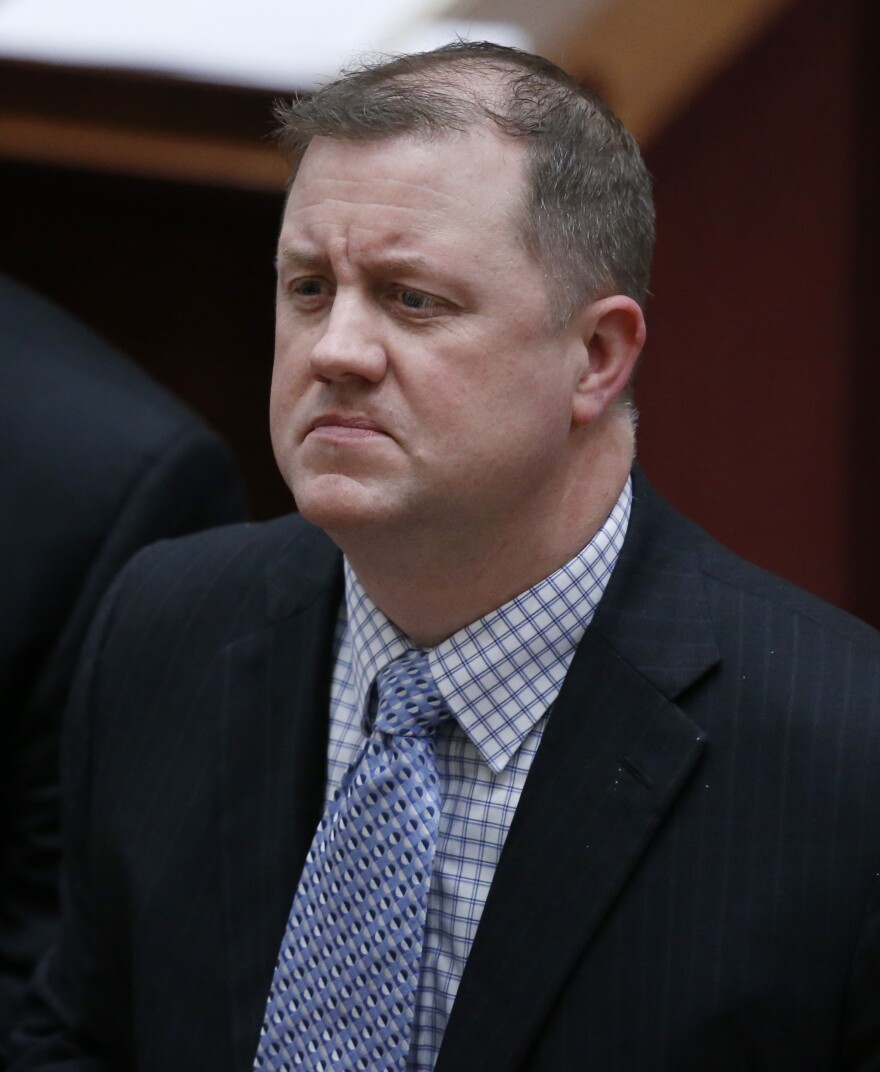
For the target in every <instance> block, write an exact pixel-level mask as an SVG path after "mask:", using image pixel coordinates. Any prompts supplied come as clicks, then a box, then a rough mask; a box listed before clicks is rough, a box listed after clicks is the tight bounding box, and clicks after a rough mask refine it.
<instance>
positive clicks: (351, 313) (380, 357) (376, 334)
mask: <svg viewBox="0 0 880 1072" xmlns="http://www.w3.org/2000/svg"><path fill="white" fill-rule="evenodd" d="M309 362H310V366H311V370H312V375H313V376H314V377H315V379H316V380H318V381H319V382H321V383H331V382H334V381H337V380H344V379H348V378H352V377H355V378H358V379H362V380H366V381H368V382H369V383H378V382H379V381H380V380H381V379H382V377H383V376H384V375H385V371H386V369H387V365H388V361H387V356H386V353H385V346H384V343H383V341H382V337H381V315H380V313H379V310H378V309H375V308H373V307H371V304H370V302H369V301H368V299H367V298H366V297H363V296H361V295H358V294H356V293H344V292H342V291H337V294H336V297H335V298H334V300H333V305H332V307H331V309H330V312H329V314H328V316H327V318H326V320H325V321H324V330H323V331H322V332H321V334H320V336H319V337H318V339H317V340H316V342H315V344H314V345H313V347H312V351H311V355H310V357H309Z"/></svg>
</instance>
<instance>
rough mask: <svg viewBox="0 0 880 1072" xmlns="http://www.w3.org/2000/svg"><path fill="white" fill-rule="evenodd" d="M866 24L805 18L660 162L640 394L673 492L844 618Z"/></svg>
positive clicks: (806, 12) (831, 15)
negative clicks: (858, 82) (861, 38)
mask: <svg viewBox="0 0 880 1072" xmlns="http://www.w3.org/2000/svg"><path fill="white" fill-rule="evenodd" d="M855 22H856V20H855V16H854V10H853V9H852V7H851V5H849V4H847V3H841V2H834V0H804V2H802V3H800V4H798V5H796V6H795V7H794V8H793V9H792V10H791V11H790V12H789V13H788V14H787V15H786V16H785V17H784V18H783V19H781V20H780V21H779V22H778V24H777V25H776V26H774V27H773V29H772V30H771V31H770V32H769V34H768V35H767V36H766V37H765V38H763V39H762V40H761V41H760V42H758V43H757V44H756V45H754V46H753V47H752V48H751V50H750V51H749V52H748V54H747V55H745V56H744V57H742V58H741V60H740V61H739V62H738V63H737V64H736V65H735V66H734V67H733V68H732V69H730V70H728V71H727V72H726V73H725V74H724V75H723V76H722V77H720V78H719V79H718V80H717V81H716V82H715V84H713V85H712V86H710V87H709V89H708V90H707V92H706V93H705V94H704V95H703V96H702V97H701V99H700V100H699V101H698V103H696V104H695V105H694V106H693V107H692V108H691V109H690V110H689V111H688V112H687V113H686V114H684V115H682V116H681V117H680V118H679V119H678V121H677V122H676V123H675V124H674V126H673V127H672V128H671V129H669V130H668V131H667V132H666V134H665V135H664V136H663V137H662V138H661V140H660V142H659V143H658V144H656V145H655V146H654V147H653V148H652V149H651V151H650V152H649V153H648V154H647V156H648V164H649V167H650V169H651V171H652V173H653V175H654V177H655V184H656V196H657V211H658V242H657V254H656V262H655V265H656V267H655V271H654V276H653V283H652V290H653V294H654V295H655V296H654V297H653V298H652V300H651V301H650V303H649V313H648V324H649V343H648V347H647V349H646V352H645V354H644V357H643V366H642V369H641V371H640V373H639V379H638V383H637V401H638V404H639V407H640V409H641V411H642V414H643V416H642V420H641V423H640V434H639V448H640V449H639V453H640V456H641V459H642V461H643V463H644V465H645V467H646V468H647V470H648V472H649V474H650V475H651V476H652V478H653V480H654V482H655V483H656V485H657V486H658V487H659V488H660V490H662V491H663V492H664V493H665V494H666V495H668V497H669V498H670V499H672V501H673V502H674V503H676V504H677V505H679V506H680V507H681V508H682V509H683V510H685V512H687V513H689V514H690V515H691V516H693V517H694V518H695V519H696V520H698V521H699V522H700V523H701V524H702V525H703V526H704V527H705V528H707V529H708V530H709V531H710V532H712V533H713V534H714V535H716V536H718V537H719V538H720V539H721V540H723V541H724V542H725V543H727V544H728V545H730V546H731V547H733V548H734V549H736V550H737V551H739V552H740V553H741V554H743V555H745V556H746V557H748V558H750V559H752V560H754V561H756V562H758V563H760V564H762V565H764V566H766V567H768V568H770V569H772V570H774V571H775V572H778V573H781V574H783V575H785V576H787V577H789V578H791V579H793V580H795V581H797V582H798V583H799V584H801V585H804V586H805V587H807V588H809V589H811V590H813V591H814V592H817V593H819V594H820V595H822V596H824V597H825V598H827V599H830V600H832V601H833V602H835V603H838V604H841V605H850V606H852V605H854V604H855V602H856V600H855V592H854V584H855V578H854V577H853V560H852V557H851V550H852V548H851V531H852V527H853V525H854V524H856V523H858V518H856V517H855V516H854V511H853V496H854V494H856V489H854V487H853V482H852V463H853V460H854V451H855V436H854V428H855V426H854V393H855V370H856V350H857V345H858V339H857V326H856V321H855V305H856V303H855V294H854V275H855V265H856V246H857V241H856V239H857V235H856V230H857V227H856V202H855V199H856V184H855V181H854V176H855V166H856V152H855V146H856V134H857V127H858V115H857V111H856V108H855V100H856V97H855V84H854V71H855V60H856V57H855V52H854V36H853V35H854V27H855ZM875 401H876V398H875ZM878 461H880V459H878ZM875 609H876V608H875Z"/></svg>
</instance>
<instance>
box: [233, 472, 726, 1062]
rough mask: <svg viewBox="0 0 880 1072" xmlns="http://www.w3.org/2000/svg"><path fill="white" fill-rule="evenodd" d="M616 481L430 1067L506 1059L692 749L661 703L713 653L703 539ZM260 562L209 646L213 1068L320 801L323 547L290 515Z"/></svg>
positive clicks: (250, 1001)
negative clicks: (231, 639)
mask: <svg viewBox="0 0 880 1072" xmlns="http://www.w3.org/2000/svg"><path fill="white" fill-rule="evenodd" d="M633 492H634V498H633V512H632V517H631V520H630V527H629V531H628V533H627V538H626V542H625V543H624V547H623V550H622V552H621V556H620V559H619V561H618V564H617V567H616V569H615V572H614V574H613V576H612V578H611V581H610V583H609V585H608V588H607V590H606V592H605V595H604V597H603V600H602V602H601V604H600V606H599V609H598V611H597V613H596V616H595V618H594V620H593V622H592V624H591V626H590V627H589V629H588V630H587V632H586V634H585V636H584V638H583V640H582V642H581V644H580V646H579V648H578V651H577V653H576V655H575V659H574V661H573V663H572V666H571V669H570V671H569V674H568V676H567V678H566V681H565V683H564V685H563V689H562V691H561V693H560V695H559V698H558V700H557V702H556V704H555V705H554V708H553V711H552V712H551V716H550V719H549V722H548V725H547V728H546V731H545V734H544V737H543V740H542V743H541V747H540V749H539V751H538V755H537V757H536V759H535V762H534V765H533V768H532V771H531V773H530V775H529V778H528V780H527V783H526V786H525V789H524V792H523V796H522V798H521V801H520V804H519V807H518V809H517V812H516V815H515V817H514V821H513V824H512V826H511V830H510V833H509V836H508V839H507V843H506V845H505V849H504V853H503V855H502V858H501V861H500V864H499V867H498V870H497V872H496V876H495V880H494V882H493V884H492V888H491V890H490V893H489V897H488V900H487V903H486V907H485V910H484V913H483V917H482V920H481V923H480V926H479V929H478V932H477V936H476V940H475V942H474V946H473V949H472V952H471V956H470V958H469V960H468V964H467V967H466V970H465V974H464V977H463V979H462V981H461V985H460V988H459V992H458V996H457V998H456V1002H455V1006H454V1008H453V1012H452V1016H451V1018H450V1021H449V1025H448V1028H447V1032H446V1036H445V1039H444V1043H443V1047H442V1049H441V1052H440V1057H439V1059H438V1063H437V1067H436V1072H484V1070H485V1069H487V1068H492V1069H498V1070H500V1069H511V1070H512V1069H515V1068H517V1067H519V1065H520V1064H521V1062H522V1060H523V1058H524V1056H525V1054H526V1053H527V1051H528V1048H529V1046H530V1045H531V1044H532V1042H533V1041H534V1039H535V1037H536V1035H537V1033H538V1032H539V1031H540V1028H541V1025H542V1023H543V1022H544V1020H545V1019H546V1017H547V1015H548V1013H549V1011H550V1009H551V1007H552V1005H553V1002H554V1001H555V999H556V997H557V995H558V993H559V991H560V989H561V988H562V986H563V985H564V981H565V978H566V976H567V974H568V973H569V972H570V970H571V969H572V967H573V965H574V963H575V962H576V960H577V959H578V958H579V957H580V956H581V955H582V954H583V951H584V949H585V948H586V946H587V945H588V943H589V941H590V939H591V938H592V936H593V935H594V934H595V932H596V930H597V928H598V927H599V926H601V924H602V921H603V919H604V917H605V916H606V914H607V913H608V911H609V910H610V909H611V908H612V906H613V904H614V901H615V898H616V897H617V896H618V895H619V893H620V891H621V889H622V887H623V885H624V884H625V882H626V881H627V879H628V877H629V875H630V874H631V873H632V871H633V869H634V868H635V867H636V866H637V864H638V861H639V858H640V857H641V856H642V854H643V853H644V851H645V849H646V847H647V846H648V844H649V843H650V840H651V838H652V837H653V835H654V833H655V831H656V830H657V827H658V826H659V824H660V822H661V820H662V819H663V817H664V815H665V814H666V812H667V811H668V809H669V808H670V807H671V806H672V804H673V802H674V800H675V798H676V796H677V794H678V792H679V790H680V789H681V787H682V785H683V784H684V782H685V781H686V779H687V777H688V775H689V774H690V772H691V771H692V769H693V767H694V766H695V764H696V763H697V761H698V758H699V755H700V753H701V750H702V748H703V734H702V732H701V730H700V729H699V727H697V726H695V725H694V724H693V723H692V722H691V721H690V720H689V719H688V718H687V716H686V715H685V714H684V713H683V712H682V711H681V710H680V709H679V707H678V706H677V705H676V703H675V701H676V699H678V698H679V697H680V696H681V695H682V694H683V693H684V692H685V690H686V689H688V688H689V687H690V686H691V685H692V684H694V683H695V682H696V681H697V680H698V679H699V678H701V677H702V676H703V675H704V674H706V673H707V672H709V671H710V670H711V668H712V667H713V666H714V665H715V663H716V662H717V661H718V649H717V645H716V642H715V637H714V626H713V621H712V615H711V612H710V608H709V605H708V601H707V597H706V593H705V590H704V586H703V578H702V573H701V569H700V560H699V543H700V541H701V540H702V539H705V537H702V536H701V535H700V534H699V532H698V530H696V529H695V528H694V527H693V526H691V525H690V524H689V523H688V522H686V521H685V520H684V519H682V518H680V517H679V516H678V515H677V514H676V513H675V512H674V511H672V510H671V509H670V508H669V507H668V506H666V504H665V503H664V502H663V501H662V500H661V499H660V498H659V497H658V496H657V495H656V494H655V493H654V492H653V490H652V489H651V488H650V486H649V485H648V483H647V481H646V480H645V478H644V476H643V475H642V473H641V472H640V471H639V470H638V469H636V470H635V471H634V487H633ZM266 578H267V608H268V618H269V623H270V624H269V625H268V626H267V627H266V628H263V629H260V630H259V631H257V632H254V633H252V634H250V635H249V636H247V637H244V638H243V639H242V640H241V641H239V642H237V643H235V644H233V645H231V646H230V648H229V649H228V650H227V651H226V652H225V653H224V660H225V666H226V675H227V687H226V706H225V711H224V716H223V721H222V736H223V741H222V752H223V760H222V769H221V778H220V799H219V801H218V812H219V815H220V824H221V840H222V846H223V854H224V859H223V874H224V888H223V896H224V901H225V906H226V918H227V926H228V963H227V973H228V977H229V981H230V989H229V994H230V1006H229V1016H230V1024H231V1030H232V1036H233V1040H232V1041H233V1054H234V1057H235V1063H234V1065H233V1066H231V1067H247V1063H248V1062H249V1061H252V1059H253V1054H254V1052H255V1050H256V1045H257V1035H256V1028H258V1025H259V1023H260V1022H261V1019H262V1013H263V1006H264V1002H265V997H266V994H267V993H268V988H269V983H270V981H271V976H272V970H273V967H274V960H275V956H276V953H277V951H278V948H279V945H280V941H281V935H282V932H283V928H284V925H285V922H286V919H287V914H288V912H289V908H290V899H291V897H292V891H293V889H294V887H295V884H296V880H297V877H298V875H299V873H300V870H301V868H302V863H303V860H304V858H305V854H306V852H307V850H308V846H309V844H310V841H311V838H312V835H313V833H314V829H315V827H316V825H317V822H318V819H319V817H320V812H321V807H322V800H323V787H324V777H325V768H326V747H327V711H328V700H329V687H330V679H331V674H332V638H333V632H334V628H335V625H336V621H337V616H338V611H339V605H340V601H341V599H342V593H343V585H342V570H341V556H340V554H339V552H338V550H337V549H336V548H335V546H334V545H333V544H332V543H331V542H330V541H329V540H328V539H327V538H326V537H324V536H323V535H322V534H320V533H318V532H316V530H314V529H312V528H311V527H310V526H307V525H305V524H304V523H300V524H299V526H298V528H297V531H296V534H295V536H294V538H293V539H292V540H291V541H290V543H289V545H288V546H287V547H286V548H285V550H284V551H283V552H282V553H281V554H280V555H278V556H277V557H276V558H275V559H274V560H273V561H272V562H270V563H269V566H268V568H267V572H266Z"/></svg>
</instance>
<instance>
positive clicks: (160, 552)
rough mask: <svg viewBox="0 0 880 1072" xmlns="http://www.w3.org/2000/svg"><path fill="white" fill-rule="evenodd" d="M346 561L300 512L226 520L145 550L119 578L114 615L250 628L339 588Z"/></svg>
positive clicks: (138, 623)
mask: <svg viewBox="0 0 880 1072" xmlns="http://www.w3.org/2000/svg"><path fill="white" fill-rule="evenodd" d="M340 561H341V556H340V553H339V551H338V549H337V548H336V546H335V545H334V544H333V543H332V541H331V540H330V539H329V538H328V537H327V536H326V535H325V534H324V533H323V532H321V531H320V529H317V528H315V527H314V526H313V525H311V524H309V522H307V521H306V520H305V519H304V518H302V517H301V516H300V515H299V514H289V515H285V516H284V517H280V518H276V519H275V520H273V521H267V522H251V523H242V524H237V525H225V526H221V527H219V528H214V529H209V530H207V531H204V532H198V533H194V534H192V535H189V536H182V537H178V538H175V539H170V540H162V541H160V542H159V543H156V544H153V545H152V546H150V547H148V548H146V549H145V550H143V551H141V552H140V553H139V554H138V555H136V556H135V557H134V558H133V559H132V561H131V562H130V563H129V564H128V566H127V567H126V568H125V569H124V570H123V572H122V574H121V575H120V577H119V579H118V580H117V583H116V586H115V587H116V593H115V595H113V596H111V602H113V603H114V604H115V609H114V611H113V614H114V616H115V617H121V618H124V619H125V620H126V621H128V622H129V623H132V624H134V625H136V626H143V625H150V626H151V627H152V626H153V625H154V624H155V622H156V620H157V619H159V620H162V621H164V622H167V621H168V620H169V619H174V620H177V621H179V620H180V619H181V618H186V619H187V620H189V621H191V622H193V623H205V622H208V621H212V620H213V621H216V622H220V621H223V622H225V623H227V624H228V625H229V626H230V627H234V625H235V623H238V625H239V626H240V627H241V628H244V627H245V626H246V624H247V623H255V622H262V621H265V620H267V619H268V620H272V619H277V618H281V617H284V616H285V614H288V613H290V612H291V611H292V610H295V609H296V607H297V606H301V605H304V604H305V603H307V602H309V601H310V600H313V599H315V598H316V597H317V596H318V595H320V594H321V593H322V592H324V591H325V590H326V589H327V588H328V587H334V588H335V587H336V586H337V583H338V578H339V577H340V576H341V569H340Z"/></svg>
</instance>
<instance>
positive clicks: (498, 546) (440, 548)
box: [330, 420, 633, 648]
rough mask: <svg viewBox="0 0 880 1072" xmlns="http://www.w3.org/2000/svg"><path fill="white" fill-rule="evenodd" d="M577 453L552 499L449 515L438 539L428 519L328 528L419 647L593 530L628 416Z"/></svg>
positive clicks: (629, 452)
mask: <svg viewBox="0 0 880 1072" xmlns="http://www.w3.org/2000/svg"><path fill="white" fill-rule="evenodd" d="M584 455H585V456H584V457H583V458H582V461H583V464H582V465H581V466H579V467H578V468H579V470H580V471H579V472H578V473H577V474H576V476H577V479H568V480H566V481H565V482H564V486H563V487H562V488H560V489H559V491H558V493H557V494H556V496H555V502H553V503H551V504H547V503H544V502H542V503H541V504H540V509H535V510H533V511H529V512H528V513H526V512H523V513H522V514H521V515H519V516H514V517H505V518H504V519H503V523H501V524H499V525H496V526H494V527H489V528H486V527H485V526H480V527H479V530H478V531H477V530H474V531H471V530H470V529H469V528H468V527H467V526H464V525H461V524H459V523H458V521H456V524H455V527H454V530H452V527H451V526H450V527H448V528H447V529H446V530H445V531H442V532H440V534H439V536H438V533H437V527H436V526H431V527H430V531H429V532H420V533H413V532H411V531H409V532H406V533H389V532H387V531H384V530H383V531H382V532H369V533H363V532H361V533H358V534H356V535H353V534H352V533H350V532H346V533H343V534H340V533H333V532H331V533H330V535H331V537H333V539H334V540H335V541H336V543H338V544H339V546H340V547H341V548H342V550H343V551H344V552H345V554H346V556H347V557H348V560H349V562H350V563H351V565H352V568H353V569H354V572H355V573H356V574H357V577H358V580H359V581H360V583H361V584H362V585H363V587H364V590H365V591H366V592H367V594H368V595H369V596H370V598H371V599H372V600H373V602H374V603H375V604H376V606H377V607H379V609H380V610H381V611H382V612H383V613H384V614H385V615H386V616H387V617H388V618H390V619H391V621H393V622H394V624H395V625H396V626H397V627H398V628H399V629H400V630H402V632H404V633H405V634H406V635H407V636H408V637H409V638H410V639H411V640H413V641H414V642H415V643H416V644H417V645H419V647H425V648H427V647H434V646H435V645H437V644H439V643H440V642H441V641H443V640H445V639H447V637H450V636H452V634H453V633H456V632H458V630H459V629H462V628H463V627H464V626H466V625H470V624H471V623H472V622H475V621H477V620H479V619H480V618H482V617H483V616H484V615H486V614H488V613H490V612H491V611H493V610H495V609H496V608H498V607H500V606H503V605H504V604H505V603H507V602H508V601H509V600H511V599H513V598H514V597H515V596H517V595H519V594H520V593H522V592H525V591H527V590H528V589H529V588H531V587H532V586H533V585H535V584H537V583H538V582H539V581H541V580H543V579H544V578H545V577H548V576H549V575H550V574H551V573H554V572H555V571H556V570H557V569H559V568H560V567H561V566H563V565H564V564H565V563H566V562H568V561H569V560H570V559H571V558H573V557H574V556H575V555H576V554H577V553H578V552H579V551H580V550H581V549H582V548H583V547H585V546H586V545H587V544H588V543H589V542H590V540H591V539H592V538H593V537H594V536H595V535H596V533H597V532H598V531H599V529H600V528H601V527H602V525H603V524H604V522H605V520H606V518H607V517H608V515H609V514H610V512H611V510H612V509H613V507H614V504H615V502H616V501H617V499H618V497H619V496H620V493H621V491H622V490H623V486H624V484H625V483H626V479H627V477H628V475H629V471H630V468H631V466H632V460H633V437H632V431H631V428H630V426H629V422H628V420H627V421H623V422H620V421H618V422H616V423H615V425H614V426H613V429H606V436H605V437H603V439H602V441H601V443H600V445H599V448H598V449H595V450H591V451H585V452H584ZM548 507H549V508H548Z"/></svg>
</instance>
